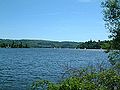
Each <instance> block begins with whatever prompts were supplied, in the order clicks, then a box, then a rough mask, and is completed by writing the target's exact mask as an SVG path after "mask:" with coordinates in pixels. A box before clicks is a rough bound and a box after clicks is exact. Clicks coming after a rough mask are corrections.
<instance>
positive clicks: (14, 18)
mask: <svg viewBox="0 0 120 90" xmlns="http://www.w3.org/2000/svg"><path fill="white" fill-rule="evenodd" d="M104 24H105V22H104V21H103V14H102V8H101V2H100V0H0V38H1V39H42V40H54V41H88V40H106V39H108V34H109V32H108V30H106V29H105V25H104Z"/></svg>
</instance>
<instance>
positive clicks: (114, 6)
mask: <svg viewBox="0 0 120 90" xmlns="http://www.w3.org/2000/svg"><path fill="white" fill-rule="evenodd" d="M102 6H103V15H104V21H105V22H106V28H107V29H108V30H109V31H110V33H111V35H110V36H109V37H110V38H112V41H113V42H112V45H111V49H117V50H120V0H105V1H104V2H102Z"/></svg>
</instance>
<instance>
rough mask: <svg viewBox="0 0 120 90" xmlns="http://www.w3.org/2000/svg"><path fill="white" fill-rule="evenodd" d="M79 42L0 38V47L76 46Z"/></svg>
mask: <svg viewBox="0 0 120 90" xmlns="http://www.w3.org/2000/svg"><path fill="white" fill-rule="evenodd" d="M79 44H80V43H79V42H69V41H64V42H58V41H47V40H10V39H0V47H1V48H76V46H78V45H79Z"/></svg>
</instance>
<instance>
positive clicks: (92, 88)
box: [32, 69, 120, 90]
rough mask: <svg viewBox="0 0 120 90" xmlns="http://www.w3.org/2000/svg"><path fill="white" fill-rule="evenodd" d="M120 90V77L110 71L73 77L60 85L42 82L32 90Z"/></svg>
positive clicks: (34, 85) (35, 84)
mask: <svg viewBox="0 0 120 90" xmlns="http://www.w3.org/2000/svg"><path fill="white" fill-rule="evenodd" d="M39 89H40V90H120V76H119V74H118V73H117V71H116V70H113V69H109V70H105V71H102V72H97V73H95V72H94V73H87V74H84V75H80V77H79V76H73V77H69V78H67V79H65V80H63V81H62V82H60V83H51V82H49V81H45V80H40V81H37V82H36V83H34V84H33V85H32V90H39Z"/></svg>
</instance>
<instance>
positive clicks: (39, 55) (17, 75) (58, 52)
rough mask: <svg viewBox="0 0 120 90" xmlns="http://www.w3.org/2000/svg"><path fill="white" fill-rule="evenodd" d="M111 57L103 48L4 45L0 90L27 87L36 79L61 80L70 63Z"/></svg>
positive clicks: (82, 64) (74, 65) (24, 89)
mask: <svg viewBox="0 0 120 90" xmlns="http://www.w3.org/2000/svg"><path fill="white" fill-rule="evenodd" d="M101 62H105V63H106V62H108V61H107V54H106V53H104V52H103V51H102V50H79V49H38V48H34V49H0V90H27V89H29V87H30V85H31V83H32V82H33V81H36V80H39V79H46V80H51V81H54V82H57V81H58V80H60V78H61V77H60V76H61V74H62V73H63V72H64V71H65V69H66V68H67V67H72V68H78V67H85V66H87V65H97V64H98V63H101Z"/></svg>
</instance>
